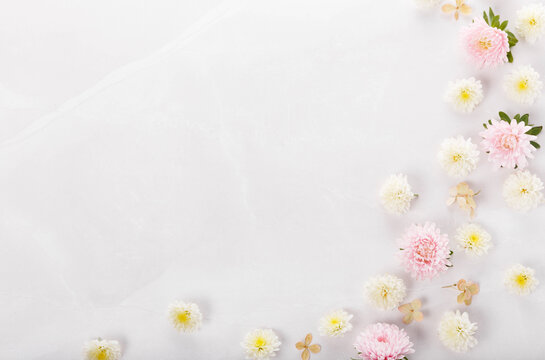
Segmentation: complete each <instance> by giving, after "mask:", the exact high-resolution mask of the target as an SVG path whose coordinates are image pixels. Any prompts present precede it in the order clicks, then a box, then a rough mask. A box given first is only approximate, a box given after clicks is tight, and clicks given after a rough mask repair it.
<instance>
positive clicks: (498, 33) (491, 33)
mask: <svg viewBox="0 0 545 360" xmlns="http://www.w3.org/2000/svg"><path fill="white" fill-rule="evenodd" d="M461 41H462V46H463V47H464V49H465V50H466V52H467V54H468V56H469V58H470V59H471V60H472V61H473V62H474V63H475V64H477V65H478V66H480V67H494V66H497V65H499V64H502V63H504V62H507V60H508V59H507V53H508V52H509V41H508V38H507V33H506V32H505V31H503V30H500V29H497V28H494V27H492V26H490V25H488V24H487V23H486V22H485V21H484V20H483V19H480V18H477V19H474V20H473V23H472V24H471V25H469V26H467V27H465V28H463V29H462V31H461Z"/></svg>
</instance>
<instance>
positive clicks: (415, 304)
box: [411, 299, 422, 310]
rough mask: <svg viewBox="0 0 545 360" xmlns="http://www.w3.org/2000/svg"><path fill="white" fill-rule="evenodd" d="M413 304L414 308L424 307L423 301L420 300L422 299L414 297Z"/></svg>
mask: <svg viewBox="0 0 545 360" xmlns="http://www.w3.org/2000/svg"><path fill="white" fill-rule="evenodd" d="M411 306H412V307H413V309H414V310H418V309H420V308H421V307H422V301H420V299H414V300H413V301H411Z"/></svg>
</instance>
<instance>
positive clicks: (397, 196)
mask: <svg viewBox="0 0 545 360" xmlns="http://www.w3.org/2000/svg"><path fill="white" fill-rule="evenodd" d="M379 195H380V200H381V201H382V205H383V206H384V209H386V211H387V212H389V213H391V214H405V213H406V212H407V211H409V209H410V208H411V200H412V199H414V198H415V197H416V194H415V193H413V192H412V190H411V185H409V183H408V182H407V176H406V175H403V174H397V175H391V176H389V177H388V179H386V181H385V182H384V185H382V187H381V189H380V194H379Z"/></svg>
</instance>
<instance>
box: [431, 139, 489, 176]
mask: <svg viewBox="0 0 545 360" xmlns="http://www.w3.org/2000/svg"><path fill="white" fill-rule="evenodd" d="M437 159H438V160H439V163H440V164H441V166H442V167H443V169H445V170H446V171H447V174H449V176H452V177H457V178H460V177H464V176H467V175H469V173H470V172H472V171H473V170H475V168H476V167H477V163H478V162H479V150H477V145H475V144H474V143H473V142H472V141H471V139H470V138H468V139H464V138H463V137H462V136H458V137H455V138H448V139H445V140H443V142H442V143H441V147H440V149H439V153H438V154H437Z"/></svg>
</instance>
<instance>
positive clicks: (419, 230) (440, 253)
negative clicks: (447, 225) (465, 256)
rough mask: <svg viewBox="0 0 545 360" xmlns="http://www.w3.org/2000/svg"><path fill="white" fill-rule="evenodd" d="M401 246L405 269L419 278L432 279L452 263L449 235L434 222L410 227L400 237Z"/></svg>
mask: <svg viewBox="0 0 545 360" xmlns="http://www.w3.org/2000/svg"><path fill="white" fill-rule="evenodd" d="M399 247H400V249H401V252H400V253H399V254H400V255H399V257H400V260H401V263H402V265H403V266H404V267H405V271H406V272H408V273H410V274H411V275H412V276H413V277H415V278H416V279H418V280H422V279H432V278H434V277H435V276H437V275H438V274H440V273H442V272H444V271H446V270H447V266H448V265H450V262H449V257H450V250H449V248H448V236H447V235H446V234H441V231H440V230H439V228H437V227H436V226H435V224H434V223H426V224H424V225H412V226H411V227H409V228H408V229H407V231H406V232H405V234H404V235H403V236H402V237H401V239H399Z"/></svg>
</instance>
